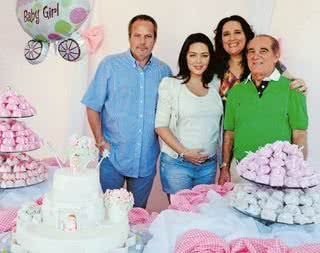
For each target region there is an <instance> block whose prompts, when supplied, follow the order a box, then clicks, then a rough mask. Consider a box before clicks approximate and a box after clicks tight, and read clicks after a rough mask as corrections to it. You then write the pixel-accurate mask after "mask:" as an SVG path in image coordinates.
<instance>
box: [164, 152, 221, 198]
mask: <svg viewBox="0 0 320 253" xmlns="http://www.w3.org/2000/svg"><path fill="white" fill-rule="evenodd" d="M216 169H217V160H216V157H215V156H214V157H212V158H209V159H208V160H207V161H206V162H204V163H202V164H200V165H196V164H193V163H191V162H188V161H186V160H184V159H183V158H181V157H178V158H177V159H174V158H172V157H171V156H169V155H167V154H166V153H163V152H162V153H161V154H160V178H161V184H162V189H163V191H164V192H166V193H169V194H174V193H176V192H177V191H180V190H183V189H192V188H193V187H194V186H196V185H199V184H213V183H214V180H215V176H216Z"/></svg>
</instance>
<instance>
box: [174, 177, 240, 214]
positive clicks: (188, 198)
mask: <svg viewBox="0 0 320 253" xmlns="http://www.w3.org/2000/svg"><path fill="white" fill-rule="evenodd" d="M233 186H234V185H233V184H232V183H226V184H224V185H216V184H211V185H197V186H195V187H193V188H192V190H182V191H179V192H177V193H176V194H173V195H171V196H170V200H171V205H170V206H169V207H168V209H174V210H179V211H184V212H197V211H198V208H197V205H199V204H201V203H205V202H207V193H208V191H216V192H217V193H219V194H220V195H221V196H224V195H225V194H226V193H227V192H229V191H231V190H232V189H233Z"/></svg>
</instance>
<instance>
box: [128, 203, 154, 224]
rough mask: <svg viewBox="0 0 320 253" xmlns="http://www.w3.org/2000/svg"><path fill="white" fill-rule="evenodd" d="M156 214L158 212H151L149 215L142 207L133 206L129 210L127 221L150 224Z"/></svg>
mask: <svg viewBox="0 0 320 253" xmlns="http://www.w3.org/2000/svg"><path fill="white" fill-rule="evenodd" d="M157 216H158V213H155V212H153V213H152V214H151V215H150V214H149V213H148V212H147V211H146V210H145V209H143V208H140V207H135V208H131V209H130V210H129V214H128V217H129V223H130V224H132V225H136V224H151V223H152V222H153V221H154V219H155V218H156V217H157Z"/></svg>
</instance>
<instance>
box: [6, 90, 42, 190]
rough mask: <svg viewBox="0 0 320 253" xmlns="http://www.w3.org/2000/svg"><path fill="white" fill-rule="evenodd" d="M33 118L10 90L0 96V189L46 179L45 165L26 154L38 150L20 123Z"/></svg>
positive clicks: (35, 140)
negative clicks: (24, 119)
mask: <svg viewBox="0 0 320 253" xmlns="http://www.w3.org/2000/svg"><path fill="white" fill-rule="evenodd" d="M35 114H36V110H35V108H34V107H33V106H32V105H31V104H30V103H28V101H27V100H26V99H25V98H24V96H22V95H19V94H18V93H17V92H16V91H14V90H12V89H11V88H10V87H7V88H6V90H5V91H4V92H3V93H2V94H1V95H0V189H8V188H19V187H25V186H30V185H34V184H38V183H41V182H43V181H45V180H46V179H47V178H48V170H47V168H46V167H45V165H44V164H43V163H42V162H41V161H39V160H37V159H34V158H33V157H31V156H30V155H28V154H26V152H29V151H33V150H37V149H39V148H40V147H41V141H40V138H39V137H38V135H37V134H36V133H34V132H33V131H32V130H31V129H30V128H29V127H27V126H26V124H25V123H24V122H23V121H21V119H22V118H28V117H33V116H34V115H35Z"/></svg>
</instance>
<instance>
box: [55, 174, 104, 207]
mask: <svg viewBox="0 0 320 253" xmlns="http://www.w3.org/2000/svg"><path fill="white" fill-rule="evenodd" d="M68 186H70V187H68ZM66 187H68V189H66ZM99 194H101V187H100V182H99V177H98V171H97V170H94V169H86V170H79V171H77V172H73V171H72V169H70V168H66V169H61V170H57V171H56V173H55V174H54V180H53V186H52V200H53V201H59V202H60V201H61V202H69V201H72V202H76V201H81V202H84V201H86V200H92V198H96V197H97V196H98V195H99Z"/></svg>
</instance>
